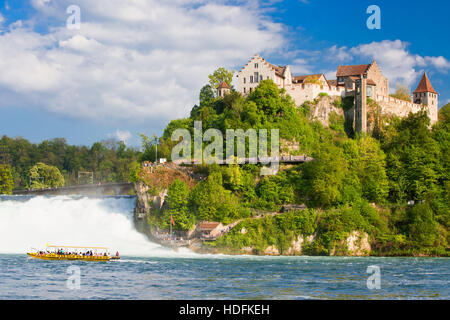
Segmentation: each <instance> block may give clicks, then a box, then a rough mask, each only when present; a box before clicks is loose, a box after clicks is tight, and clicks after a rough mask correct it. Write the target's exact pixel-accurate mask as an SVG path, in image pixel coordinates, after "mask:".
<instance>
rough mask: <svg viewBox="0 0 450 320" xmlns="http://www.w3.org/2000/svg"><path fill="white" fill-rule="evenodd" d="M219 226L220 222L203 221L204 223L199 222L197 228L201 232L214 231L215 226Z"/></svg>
mask: <svg viewBox="0 0 450 320" xmlns="http://www.w3.org/2000/svg"><path fill="white" fill-rule="evenodd" d="M219 224H220V222H209V221H205V222H200V224H199V225H198V227H199V228H200V229H202V230H214V229H215V228H217V226H218V225H219Z"/></svg>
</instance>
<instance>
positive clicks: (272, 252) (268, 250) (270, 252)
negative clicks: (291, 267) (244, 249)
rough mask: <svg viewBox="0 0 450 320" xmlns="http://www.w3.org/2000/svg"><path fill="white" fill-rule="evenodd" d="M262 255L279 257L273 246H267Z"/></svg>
mask: <svg viewBox="0 0 450 320" xmlns="http://www.w3.org/2000/svg"><path fill="white" fill-rule="evenodd" d="M264 254H266V255H268V256H279V255H280V252H279V251H278V249H277V247H275V246H269V247H267V248H266V250H264Z"/></svg>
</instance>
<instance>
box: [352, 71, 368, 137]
mask: <svg viewBox="0 0 450 320" xmlns="http://www.w3.org/2000/svg"><path fill="white" fill-rule="evenodd" d="M354 119H355V131H356V132H358V133H360V132H367V73H364V74H363V75H361V76H360V78H359V79H357V80H356V83H355V118H354Z"/></svg>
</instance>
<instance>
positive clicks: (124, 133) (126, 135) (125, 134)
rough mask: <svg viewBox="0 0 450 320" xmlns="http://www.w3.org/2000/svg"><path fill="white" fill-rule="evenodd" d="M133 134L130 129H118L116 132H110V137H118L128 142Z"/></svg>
mask: <svg viewBox="0 0 450 320" xmlns="http://www.w3.org/2000/svg"><path fill="white" fill-rule="evenodd" d="M132 136H133V135H132V134H131V133H130V131H128V130H119V129H117V130H116V132H114V133H110V134H108V137H110V138H116V139H117V140H119V141H123V142H124V143H127V141H128V140H130V138H131V137H132Z"/></svg>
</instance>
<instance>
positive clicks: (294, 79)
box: [292, 73, 326, 83]
mask: <svg viewBox="0 0 450 320" xmlns="http://www.w3.org/2000/svg"><path fill="white" fill-rule="evenodd" d="M321 76H324V77H325V75H324V74H323V73H318V74H307V75H303V76H295V77H292V82H294V83H302V82H303V81H305V80H306V78H308V77H316V78H317V79H319V78H320V77H321ZM325 79H326V78H325Z"/></svg>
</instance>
